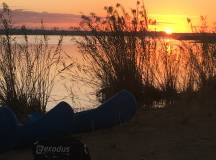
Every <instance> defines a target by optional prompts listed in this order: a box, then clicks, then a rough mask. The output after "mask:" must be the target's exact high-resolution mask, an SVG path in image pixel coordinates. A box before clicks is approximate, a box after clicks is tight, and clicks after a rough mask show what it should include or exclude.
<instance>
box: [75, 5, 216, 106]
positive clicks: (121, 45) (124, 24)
mask: <svg viewBox="0 0 216 160" xmlns="http://www.w3.org/2000/svg"><path fill="white" fill-rule="evenodd" d="M105 11H106V13H107V16H106V17H105V18H103V17H98V16H97V15H95V14H94V13H92V14H91V15H90V16H85V15H83V16H82V19H83V21H82V23H81V28H82V29H83V30H87V31H91V32H92V34H93V35H92V36H84V38H83V40H82V41H80V40H79V41H78V42H77V44H78V45H79V48H80V50H81V53H83V55H84V58H85V60H86V62H90V64H91V68H89V70H88V71H87V72H92V73H94V76H96V77H97V79H99V80H100V82H101V84H100V86H99V90H98V92H97V96H98V98H99V100H100V101H102V102H103V101H105V100H106V99H108V98H109V97H110V96H112V95H113V94H114V93H116V92H118V91H120V90H121V89H128V90H129V91H131V92H132V93H134V95H135V96H136V97H137V99H138V101H139V102H141V103H142V104H145V105H146V106H149V105H152V104H154V103H158V102H162V103H163V104H164V103H165V104H170V103H174V102H175V101H176V100H178V99H179V98H181V97H185V96H188V97H190V96H193V95H195V94H197V93H198V92H199V90H200V89H201V88H203V87H204V86H206V84H207V83H208V82H209V81H210V80H211V81H212V79H215V74H216V72H215V71H216V66H215V64H216V58H215V53H216V48H215V46H216V45H215V43H216V42H215V41H208V40H206V39H203V40H201V41H188V42H184V41H183V42H175V41H172V40H169V39H159V38H151V37H147V36H144V35H143V36H139V35H135V34H134V35H133V34H129V35H126V34H124V33H137V32H146V31H149V25H150V24H152V23H153V22H154V23H155V21H153V20H151V19H149V18H148V15H147V11H146V9H145V6H144V3H141V2H139V1H137V7H136V9H133V10H131V12H130V13H128V12H127V11H126V10H125V9H124V7H123V6H122V5H120V4H117V5H116V6H115V7H113V6H110V7H105ZM201 20H202V21H201V26H200V32H202V33H203V32H204V31H205V30H206V29H207V28H208V27H207V26H206V22H205V20H204V18H203V17H202V18H201ZM188 22H189V23H191V21H189V19H188ZM191 26H192V25H191ZM104 31H105V32H111V33H112V34H111V35H101V34H100V33H101V32H104ZM206 32H209V31H206ZM171 41H172V42H171Z"/></svg>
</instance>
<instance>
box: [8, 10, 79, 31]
mask: <svg viewBox="0 0 216 160" xmlns="http://www.w3.org/2000/svg"><path fill="white" fill-rule="evenodd" d="M12 17H13V22H14V24H15V26H22V25H26V26H27V27H35V26H40V23H41V20H43V22H44V24H46V25H47V26H48V27H60V28H61V27H63V28H64V27H69V26H74V25H78V24H79V22H80V20H81V18H80V17H81V16H80V15H75V14H63V13H48V12H34V11H26V10H22V9H16V10H12ZM29 25H30V26H29Z"/></svg>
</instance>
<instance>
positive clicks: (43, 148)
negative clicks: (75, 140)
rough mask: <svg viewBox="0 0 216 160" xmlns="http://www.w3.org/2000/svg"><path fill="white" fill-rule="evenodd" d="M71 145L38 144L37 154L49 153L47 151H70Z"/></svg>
mask: <svg viewBox="0 0 216 160" xmlns="http://www.w3.org/2000/svg"><path fill="white" fill-rule="evenodd" d="M69 152H70V147H65V146H58V147H57V146H44V145H37V146H36V152H35V153H36V155H41V154H47V153H64V154H65V153H69Z"/></svg>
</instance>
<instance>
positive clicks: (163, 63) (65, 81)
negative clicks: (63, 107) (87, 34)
mask: <svg viewBox="0 0 216 160" xmlns="http://www.w3.org/2000/svg"><path fill="white" fill-rule="evenodd" d="M16 38H17V40H18V41H19V42H23V37H22V36H18V37H16ZM35 39H36V36H29V42H30V43H32V44H34V43H35ZM58 39H59V37H57V36H49V45H50V47H53V46H56V45H57V44H58ZM74 39H77V40H79V39H80V37H73V39H72V37H70V36H65V37H64V40H63V46H62V49H63V54H65V55H66V54H67V55H69V56H70V57H71V58H65V60H64V61H65V64H66V66H67V65H69V64H71V63H73V62H75V63H73V64H74V65H72V67H70V72H68V71H66V72H64V74H62V75H61V76H60V77H58V78H57V79H56V80H55V85H54V88H53V90H52V93H51V97H50V99H49V103H48V110H49V109H51V108H52V107H53V106H55V105H56V104H57V103H59V102H60V101H66V102H68V103H69V104H70V105H72V106H73V108H75V109H76V110H86V109H89V108H94V107H96V106H98V105H99V103H98V101H97V99H96V96H95V95H96V90H97V86H96V85H91V83H89V82H93V81H92V79H91V78H93V77H89V75H88V74H86V73H85V72H83V70H82V69H80V67H79V66H82V67H83V66H85V65H88V64H87V63H86V61H84V60H83V58H82V54H81V53H80V51H79V49H78V48H77V46H76V43H75V40H74ZM189 43H190V42H187V43H183V42H181V41H176V40H170V39H163V40H161V39H157V47H156V50H154V51H153V52H152V53H151V54H149V56H148V57H149V61H148V62H150V63H146V64H145V66H144V67H145V68H148V69H149V68H150V70H149V71H150V73H152V75H153V76H154V77H153V78H154V79H153V83H154V85H155V86H156V87H158V88H162V87H165V86H166V84H167V82H173V83H174V85H175V86H174V87H175V88H176V89H178V90H179V91H180V90H184V87H186V86H185V85H187V82H189V80H190V79H189V78H190V76H188V75H191V73H192V72H194V73H197V72H196V71H197V70H192V71H191V67H190V63H191V64H193V63H194V62H191V61H189V59H190V54H191V53H189V51H190V50H188V49H189V48H188V49H186V50H184V51H183V50H182V49H180V48H183V47H185V45H186V46H187V44H189ZM179 46H181V47H179ZM196 49H197V50H198V51H200V49H199V48H197V47H195V49H194V51H196ZM194 56H195V57H194V58H196V59H197V60H198V62H196V63H197V64H196V65H202V63H200V62H199V60H200V59H203V57H202V55H200V54H199V52H197V53H196V52H195V53H194ZM197 57H198V58H197ZM199 57H200V58H199ZM202 67H203V66H202ZM204 67H205V66H204ZM145 68H144V70H143V71H144V72H145ZM61 69H62V68H59V70H61ZM86 69H87V70H88V69H89V68H86ZM152 75H150V76H152ZM169 78H172V79H171V80H170V79H169ZM172 80H173V81H172ZM194 80H196V77H195V79H194ZM71 90H72V91H73V96H71V94H70V93H71V92H70V91H71Z"/></svg>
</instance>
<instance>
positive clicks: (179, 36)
mask: <svg viewBox="0 0 216 160" xmlns="http://www.w3.org/2000/svg"><path fill="white" fill-rule="evenodd" d="M6 33H8V34H9V35H53V36H59V35H62V36H95V35H96V34H97V35H98V36H105V35H110V36H114V35H116V32H97V33H94V32H92V31H70V30H42V29H34V30H33V29H26V30H23V29H10V30H9V31H7V32H6V31H4V30H0V35H5V34H6ZM119 35H124V36H130V35H135V36H146V37H152V38H171V39H175V40H202V41H203V40H204V41H205V40H206V41H214V42H215V41H216V33H172V34H167V33H165V32H119Z"/></svg>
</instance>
